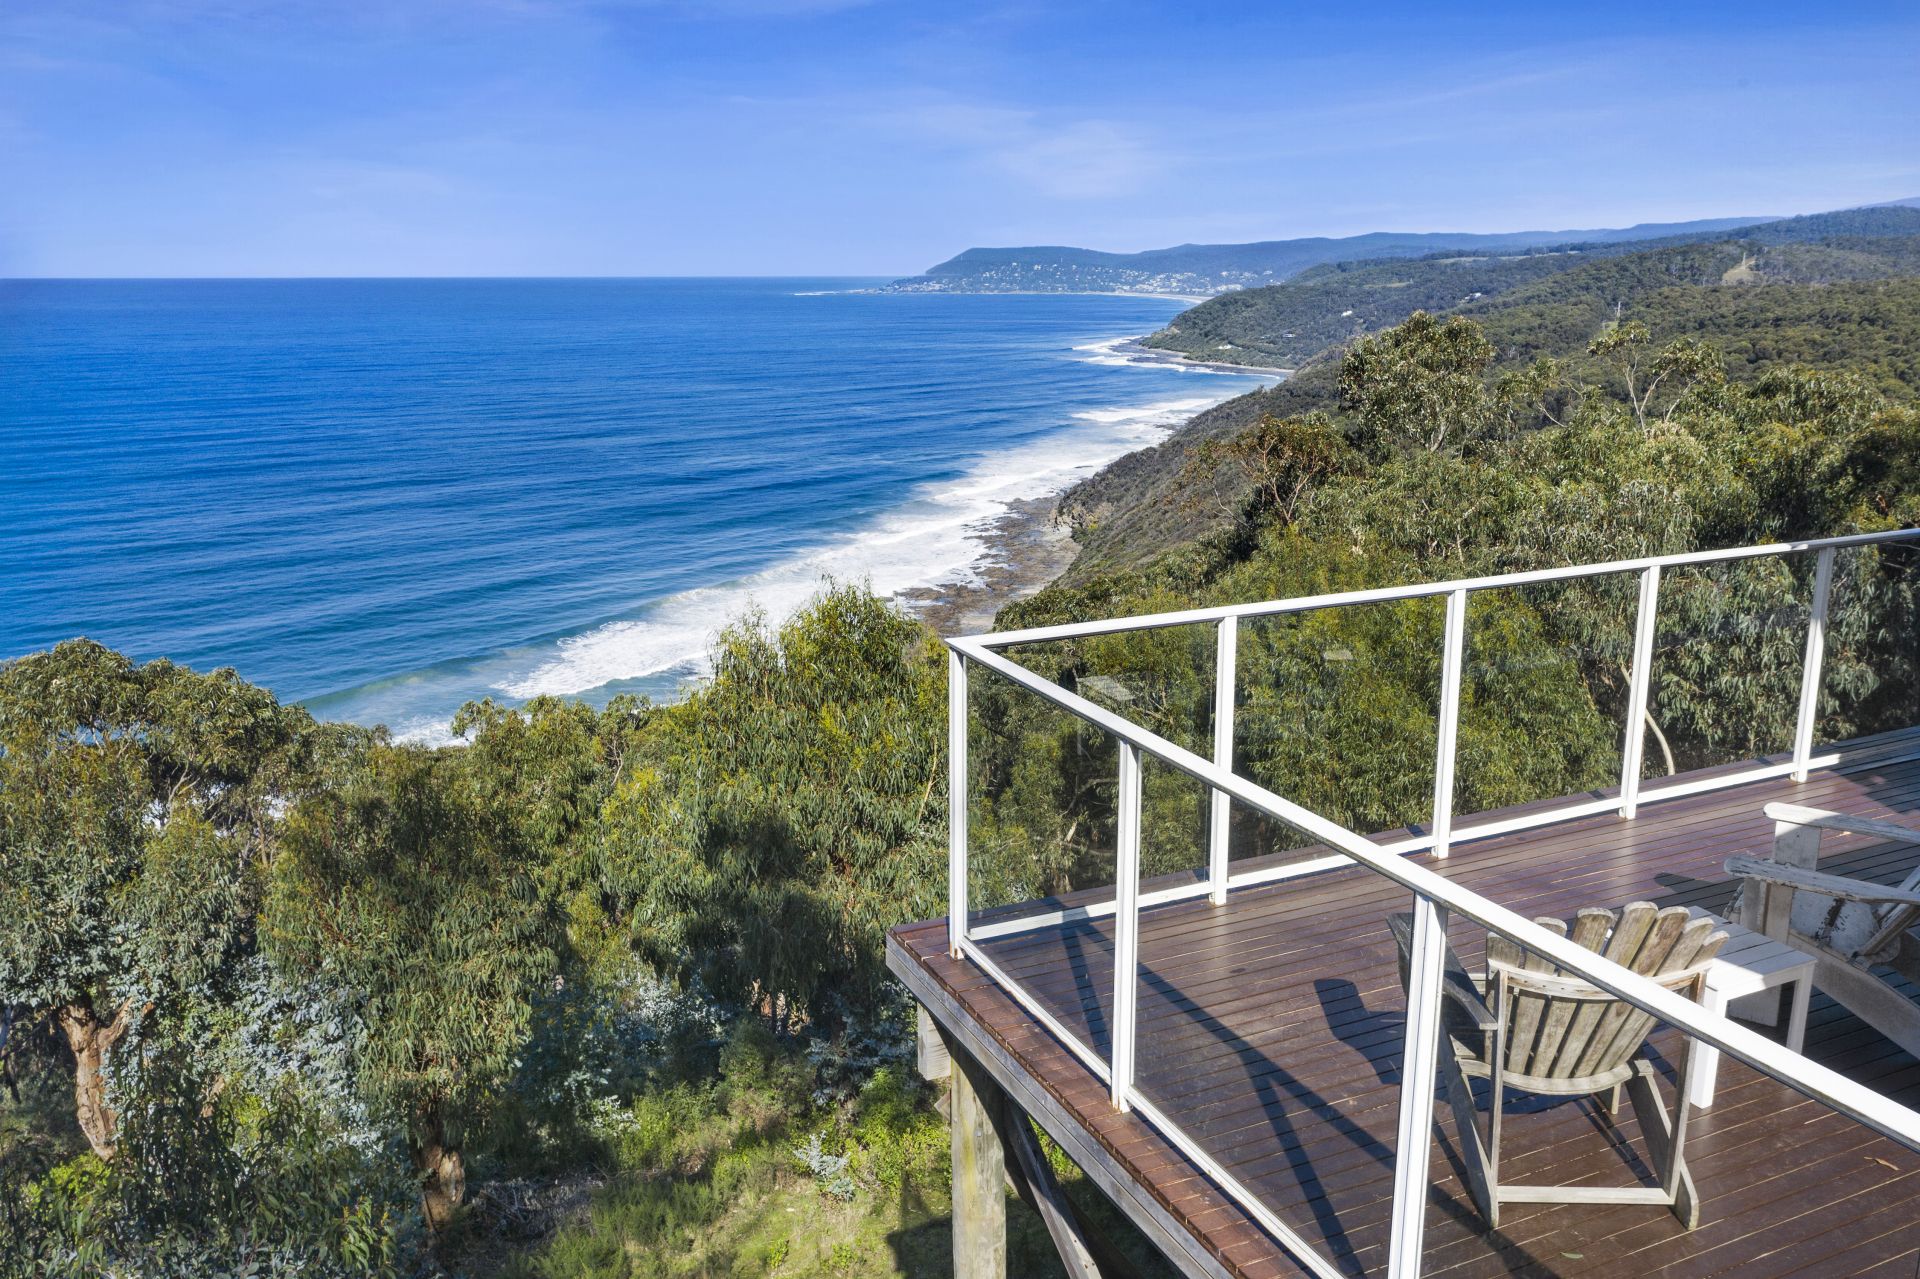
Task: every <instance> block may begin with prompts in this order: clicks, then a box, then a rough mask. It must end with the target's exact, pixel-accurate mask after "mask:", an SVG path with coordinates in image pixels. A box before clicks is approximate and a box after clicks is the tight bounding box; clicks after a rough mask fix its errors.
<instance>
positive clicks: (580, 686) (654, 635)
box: [443, 388, 1238, 731]
mask: <svg viewBox="0 0 1920 1279" xmlns="http://www.w3.org/2000/svg"><path fill="white" fill-rule="evenodd" d="M1237 393H1238V388H1235V389H1223V390H1222V391H1221V393H1220V394H1218V395H1210V396H1188V397H1183V398H1181V399H1175V400H1162V401H1157V402H1155V403H1151V404H1142V405H1132V406H1126V407H1115V408H1111V409H1093V410H1088V411H1086V412H1081V413H1076V414H1074V415H1073V418H1074V424H1073V426H1071V427H1070V428H1068V429H1066V430H1063V431H1061V432H1058V433H1057V434H1054V435H1052V436H1049V437H1048V438H1046V439H1045V440H1041V441H1036V442H1034V443H1032V444H1027V445H1023V446H1020V447H1016V448H1012V449H1008V450H1004V451H1001V452H997V453H994V454H992V455H990V456H988V457H984V458H982V459H980V461H979V462H978V463H976V464H975V466H974V467H973V468H972V469H971V470H970V471H968V472H967V473H966V474H965V475H962V476H960V477H958V478H957V479H954V480H950V481H943V482H940V483H934V484H927V485H923V486H921V487H920V489H918V490H917V491H916V492H915V493H914V494H913V495H912V496H911V497H910V498H909V500H908V501H906V502H905V503H903V504H902V505H900V506H898V507H896V508H894V509H892V510H890V511H888V512H886V513H885V514H883V515H881V516H880V517H878V518H877V519H876V520H874V521H873V523H871V524H870V525H868V526H867V527H866V528H864V529H862V530H860V531H858V532H856V533H852V534H848V535H845V536H842V537H839V538H835V539H833V540H832V541H829V542H826V543H824V544H822V545H820V546H818V547H815V548H812V549H810V550H807V551H804V552H801V553H799V554H797V555H795V556H793V557H792V558H790V559H788V560H786V561H785V562H783V563H780V564H777V565H775V566H774V567H772V568H769V569H767V570H765V571H764V572H761V573H757V574H754V575H753V576H751V577H748V578H744V579H742V580H740V581H736V582H729V583H726V584H723V585H718V586H711V587H702V588H700V589H697V590H691V591H685V592H682V593H681V594H678V595H673V596H670V597H668V598H666V599H664V600H661V601H660V602H659V603H657V604H655V605H654V606H652V607H651V608H649V609H648V610H647V611H646V612H645V613H644V614H643V615H642V616H640V617H637V618H634V619H632V620H628V621H618V622H611V623H608V624H607V625H604V626H600V627H598V628H596V629H594V630H591V631H587V632H585V633H583V634H580V635H576V636H570V637H567V638H565V639H562V640H559V641H558V642H557V643H556V644H554V645H553V646H552V647H551V649H550V650H549V652H548V653H547V654H546V655H545V656H544V657H541V658H540V659H539V660H537V661H535V662H534V663H533V664H532V665H531V666H529V667H527V668H525V669H524V673H518V674H514V675H512V676H510V677H508V678H504V679H501V680H499V681H498V682H497V683H496V684H495V689H496V690H497V691H498V692H500V693H503V694H505V695H507V696H508V697H513V698H529V697H537V696H541V695H556V696H566V695H570V694H576V693H584V692H587V691H589V690H591V689H596V688H600V687H602V686H604V685H606V684H609V683H612V682H614V681H617V680H631V679H641V678H645V677H649V676H661V675H669V674H684V675H686V676H689V677H698V676H701V675H704V674H706V673H707V671H708V649H709V648H710V647H711V645H712V643H713V640H714V637H715V636H716V635H717V634H718V633H719V632H720V630H721V629H722V628H723V627H725V626H726V625H727V624H728V623H730V622H732V621H734V620H736V619H737V618H739V617H740V616H742V615H743V614H744V613H746V612H747V611H748V610H749V609H752V608H759V609H760V610H762V611H763V612H764V613H765V614H766V615H767V617H768V618H769V620H771V621H773V622H775V623H778V622H780V621H783V620H784V619H786V618H787V617H789V616H791V615H792V614H793V612H794V611H795V610H797V609H798V608H799V607H800V606H801V605H802V604H804V603H805V602H806V601H807V600H808V599H809V598H810V597H811V596H812V595H813V594H814V593H815V592H816V591H818V590H819V588H820V584H821V579H822V578H826V577H832V578H836V579H838V580H840V581H857V580H865V581H866V582H868V583H869V584H870V586H871V588H872V589H873V590H874V591H875V592H877V593H879V594H881V595H887V596H896V595H898V594H900V593H901V592H903V591H908V590H912V589H914V588H916V587H927V586H938V585H944V584H947V583H957V582H970V581H976V580H977V572H976V565H977V564H978V562H979V560H980V559H981V556H982V554H983V553H984V551H985V538H986V535H987V534H988V532H989V531H990V530H991V528H992V527H993V525H994V523H995V522H996V521H997V520H998V519H999V518H1000V517H1001V516H1003V515H1005V514H1006V512H1007V510H1008V508H1009V506H1010V504H1012V503H1014V502H1017V501H1022V500H1027V499H1032V498H1039V497H1046V496H1049V495H1051V494H1054V493H1057V492H1059V491H1061V490H1062V489H1064V488H1066V487H1067V486H1068V485H1070V484H1071V483H1073V482H1074V481H1075V480H1078V479H1080V478H1081V477H1083V476H1085V475H1088V474H1090V473H1091V472H1093V471H1095V470H1097V469H1098V468H1100V467H1102V466H1104V465H1106V464H1107V463H1108V462H1111V461H1113V460H1114V459H1115V458H1117V457H1120V456H1122V455H1123V454H1126V453H1130V452H1132V451H1134V450H1135V449H1138V448H1141V447H1143V446H1145V445H1147V444H1151V443H1154V442H1155V441H1157V440H1159V439H1160V438H1161V437H1163V436H1164V435H1165V434H1166V433H1167V432H1168V431H1170V430H1172V429H1173V428H1174V427H1176V426H1179V425H1180V424H1181V423H1183V422H1185V421H1186V420H1187V419H1188V418H1190V417H1192V416H1193V415H1194V414H1195V413H1197V412H1199V411H1200V410H1202V409H1205V408H1208V407H1210V406H1212V405H1214V404H1217V403H1219V402H1220V401H1221V400H1223V399H1226V398H1229V397H1230V396H1232V395H1234V394H1237ZM443 731H444V730H443Z"/></svg>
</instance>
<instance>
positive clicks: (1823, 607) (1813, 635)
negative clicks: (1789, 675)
mask: <svg viewBox="0 0 1920 1279" xmlns="http://www.w3.org/2000/svg"><path fill="white" fill-rule="evenodd" d="M1833 554H1834V552H1833V548H1832V547H1831V546H1829V547H1827V548H1826V549H1825V550H1823V551H1821V552H1820V556H1819V558H1818V559H1817V560H1816V561H1815V563H1814V570H1813V611H1812V612H1811V613H1809V614H1808V616H1807V656H1806V660H1805V661H1803V662H1802V663H1801V665H1800V718H1799V719H1798V720H1797V721H1795V723H1794V728H1793V780H1794V781H1796V782H1804V781H1806V780H1807V760H1808V759H1810V758H1812V756H1813V723H1814V720H1815V719H1817V718H1819V715H1820V667H1821V663H1822V662H1823V661H1824V660H1825V658H1826V655H1827V600H1828V599H1829V597H1831V596H1832V594H1833Z"/></svg>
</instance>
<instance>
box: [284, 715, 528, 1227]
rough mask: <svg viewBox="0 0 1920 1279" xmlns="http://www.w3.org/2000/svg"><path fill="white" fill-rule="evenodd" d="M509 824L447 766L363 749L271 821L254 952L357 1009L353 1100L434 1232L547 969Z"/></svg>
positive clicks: (409, 754)
mask: <svg viewBox="0 0 1920 1279" xmlns="http://www.w3.org/2000/svg"><path fill="white" fill-rule="evenodd" d="M525 815H526V814H524V812H517V811H515V810H514V808H513V806H511V805H506V804H500V803H490V802H488V799H487V797H486V796H484V795H483V794H482V793H480V792H479V791H478V790H477V789H476V787H475V785H474V783H473V779H472V777H471V775H470V774H469V773H468V771H467V768H466V766H465V762H464V761H463V759H462V758H461V756H460V753H459V752H457V751H441V752H435V751H429V750H426V749H423V748H420V747H414V746H404V745H389V744H386V743H381V742H376V743H372V744H370V745H369V746H368V747H367V748H366V749H365V750H363V751H361V752H359V753H358V755H357V756H356V757H355V758H354V759H353V760H352V761H351V763H350V764H348V765H347V766H345V767H343V768H342V769H341V770H340V772H339V775H338V776H337V777H336V779H335V781H334V784H333V785H331V786H329V787H328V788H327V789H325V790H324V791H320V792H317V793H315V794H313V795H310V796H308V797H306V798H305V799H304V800H303V801H302V802H301V803H300V804H299V805H298V806H297V807H296V808H295V809H294V810H293V812H292V813H290V814H289V815H288V818H287V821H286V832H285V840H284V847H283V849H282V852H281V855H280V856H279V858H278V859H277V860H276V862H275V864H274V868H273V882H272V885H271V890H270V895H269V897H268V902H267V910H266V913H265V917H264V926H263V937H264V940H265V943H266V949H267V952H268V954H269V956H270V957H271V958H272V959H273V960H274V961H275V962H276V963H277V964H279V965H280V966H281V967H282V969H283V970H284V971H287V972H289V973H291V974H293V975H296V976H298V977H300V978H303V979H307V980H318V981H323V982H326V983H328V984H330V985H332V986H333V987H335V988H336V989H338V990H339V991H340V992H341V993H342V995H343V996H344V997H346V998H348V999H350V1000H352V1001H354V1002H355V1003H356V1005H357V1012H358V1015H359V1017H360V1018H361V1019H362V1021H363V1022H364V1023H365V1026H366V1034H365V1036H364V1041H363V1043H362V1045H361V1047H360V1048H359V1050H358V1054H357V1060H356V1062H355V1073H356V1076H357V1079H358V1083H359V1087H360V1089H361V1091H362V1093H363V1094H364V1095H365V1097H366V1098H367V1100H368V1102H369V1103H370V1104H372V1105H373V1106H374V1107H375V1108H376V1109H377V1110H378V1111H379V1112H380V1113H382V1114H384V1115H386V1116H388V1117H389V1118H390V1119H391V1120H392V1121H393V1122H394V1123H395V1124H396V1125H397V1126H398V1127H399V1128H400V1129H401V1130H402V1131H404V1132H405V1134H406V1140H407V1146H408V1151H409V1153H410V1155H411V1157H412V1160H413V1164H414V1167H415V1169H416V1171H417V1172H418V1173H419V1175H420V1178H421V1186H422V1193H421V1202H422V1206H423V1209H424V1211H425V1213H426V1216H427V1220H428V1222H429V1224H430V1225H432V1226H433V1227H434V1228H435V1229H436V1230H439V1229H443V1228H444V1227H445V1226H446V1225H447V1224H448V1223H449V1221H450V1220H451V1219H452V1215H453V1212H454V1210H455V1209H456V1208H457V1207H458V1205H459V1204H460V1202H461V1199H462V1198H463V1196H464V1193H465V1183H466V1165H465V1159H464V1155H463V1149H464V1147H465V1145H466V1144H467V1142H468V1140H469V1139H470V1138H471V1136H472V1135H473V1134H474V1133H475V1132H476V1131H478V1129H479V1128H480V1126H481V1125H482V1124H483V1123H484V1122H485V1120H486V1117H487V1114H488V1111H489V1109H490V1107H491V1105H492V1104H493V1103H494V1102H495V1101H496V1100H497V1099H498V1097H499V1095H500V1092H501V1089H502V1088H503V1087H504V1085H505V1083H506V1081H507V1080H508V1079H509V1077H510V1076H511V1075H512V1072H513V1070H514V1068H515V1064H516V1061H517V1059H518V1056H519V1054H520V1051H521V1049H522V1047H523V1046H524V1044H525V1043H526V1040H527V1037H528V1034H529V1030H530V1027H531V1024H532V1019H533V1009H534V1004H535V1001H536V999H537V998H538V996H539V994H540V992H541V991H542V990H543V989H545V988H548V987H550V986H551V984H552V983H553V982H554V981H555V980H556V978H557V977H558V975H559V974H560V972H561V971H562V969H563V966H564V961H563V955H562V953H561V950H562V945H563V934H562V929H561V927H560V924H559V920H558V913H557V911H556V910H555V909H554V907H553V905H552V903H551V901H550V898H549V895H548V894H546V893H544V892H543V891H542V889H541V886H540V875H539V866H538V865H537V861H536V857H535V856H534V854H533V851H532V845H531V844H530V842H529V841H528V839H527V838H526V837H525V836H524V835H523V833H522V832H521V831H520V830H519V829H518V828H517V821H518V819H519V818H520V817H522V816H525Z"/></svg>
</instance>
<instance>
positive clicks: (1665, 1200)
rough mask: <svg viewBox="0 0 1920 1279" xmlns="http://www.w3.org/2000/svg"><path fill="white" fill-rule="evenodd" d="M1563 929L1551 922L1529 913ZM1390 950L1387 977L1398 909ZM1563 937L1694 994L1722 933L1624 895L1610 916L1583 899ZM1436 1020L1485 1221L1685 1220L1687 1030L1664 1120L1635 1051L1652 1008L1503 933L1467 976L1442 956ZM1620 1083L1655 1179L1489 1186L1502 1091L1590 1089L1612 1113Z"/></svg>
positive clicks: (1495, 1177) (1397, 936)
mask: <svg viewBox="0 0 1920 1279" xmlns="http://www.w3.org/2000/svg"><path fill="white" fill-rule="evenodd" d="M1534 922H1536V923H1538V924H1540V925H1541V926H1542V927H1544V928H1547V929H1550V930H1552V931H1553V932H1556V933H1559V934H1560V935H1561V936H1563V937H1565V936H1568V935H1569V933H1568V929H1567V925H1566V923H1565V922H1564V921H1562V920H1558V919H1539V920H1536V921H1534ZM1388 924H1389V926H1390V927H1391V928H1392V930H1393V935H1394V940H1395V942H1396V943H1397V944H1398V945H1399V948H1400V981H1401V985H1402V986H1403V987H1404V986H1405V985H1406V982H1407V970H1408V961H1407V956H1408V954H1409V951H1410V948H1411V946H1412V932H1413V924H1412V917H1411V916H1409V915H1394V916H1392V917H1391V918H1390V919H1389V920H1388ZM1571 936H1572V939H1573V940H1574V941H1575V942H1577V943H1579V944H1580V945H1582V946H1585V947H1586V948H1587V949H1588V950H1591V951H1593V952H1594V953H1596V954H1600V955H1604V956H1606V957H1607V958H1608V959H1611V960H1613V961H1614V962H1615V963H1618V964H1620V965H1622V966H1624V967H1626V968H1629V969H1631V970H1633V971H1634V972H1636V973H1639V974H1640V975H1641V976H1643V977H1646V978H1647V979H1648V980H1649V981H1653V982H1655V983H1657V984H1659V985H1661V986H1664V987H1666V988H1667V989H1668V990H1672V991H1678V992H1680V993H1682V994H1684V995H1686V996H1687V997H1688V998H1690V999H1698V998H1699V997H1700V990H1701V987H1702V985H1703V983H1704V981H1705V978H1706V972H1707V968H1708V966H1709V965H1710V964H1711V963H1712V960H1713V957H1714V955H1715V953H1716V952H1717V951H1719V949H1720V947H1721V945H1722V943H1724V942H1725V941H1726V939H1727V935H1726V934H1725V933H1724V932H1717V931H1715V929H1714V923H1713V921H1712V920H1711V919H1694V918H1692V917H1691V916H1690V915H1689V913H1688V911H1687V909H1686V908H1685V907H1684V906H1670V907H1668V908H1667V909H1665V910H1658V909H1656V908H1655V907H1654V905H1653V903H1652V902H1631V903H1629V904H1628V905H1627V906H1625V907H1624V908H1623V909H1621V910H1620V911H1619V912H1618V913H1617V914H1616V913H1615V912H1614V911H1611V910H1601V909H1598V908H1590V909H1587V910H1583V911H1581V912H1580V913H1579V915H1578V916H1576V917H1575V919H1574V921H1573V929H1572V932H1571ZM1443 990H1444V992H1445V996H1444V998H1443V1000H1442V1003H1443V1005H1444V1010H1443V1011H1444V1016H1445V1026H1446V1031H1447V1033H1446V1034H1445V1035H1444V1036H1442V1038H1441V1045H1440V1078H1441V1081H1442V1083H1443V1085H1444V1087H1445V1090H1446V1097H1447V1103H1448V1105H1449V1107H1450V1108H1451V1109H1452V1111H1453V1118H1454V1126H1455V1127H1456V1128H1458V1129H1459V1135H1460V1144H1461V1150H1462V1156H1463V1160H1464V1162H1465V1164H1466V1170H1467V1186H1468V1189H1469V1190H1470V1191H1471V1192H1472V1194H1473V1198H1474V1202H1475V1203H1476V1204H1478V1205H1479V1207H1480V1211H1481V1212H1482V1213H1483V1214H1485V1216H1486V1218H1487V1224H1488V1225H1489V1226H1498V1225H1499V1224H1500V1206H1501V1205H1502V1204H1510V1203H1559V1204H1566V1203H1592V1204H1636V1203H1637V1204H1664V1205H1666V1206H1668V1207H1670V1208H1671V1209H1672V1210H1673V1213H1674V1215H1675V1216H1676V1217H1678V1218H1679V1219H1680V1221H1681V1223H1682V1224H1683V1225H1685V1226H1686V1227H1687V1229H1689V1230H1691V1229H1692V1228H1693V1227H1694V1226H1696V1225H1698V1224H1699V1222H1700V1206H1699V1200H1698V1196H1697V1195H1696V1193H1695V1190H1694V1184H1693V1178H1692V1175H1691V1174H1690V1173H1689V1172H1688V1171H1687V1163H1686V1158H1685V1154H1684V1147H1685V1143H1686V1131H1687V1109H1688V1107H1687V1101H1686V1098H1687V1094H1688V1085H1689V1083H1690V1081H1691V1080H1690V1077H1691V1073H1692V1069H1693V1058H1694V1054H1693V1044H1692V1039H1691V1038H1690V1037H1689V1038H1688V1039H1687V1041H1686V1047H1685V1048H1684V1049H1683V1053H1684V1056H1683V1057H1682V1060H1681V1063H1680V1071H1679V1092H1678V1098H1677V1101H1676V1112H1677V1113H1676V1115H1675V1116H1674V1117H1671V1118H1670V1117H1669V1116H1668V1114H1667V1108H1666V1105H1665V1103H1663V1102H1662V1101H1661V1098H1660V1085H1659V1079H1658V1071H1656V1070H1655V1068H1654V1066H1653V1063H1652V1062H1651V1061H1649V1060H1648V1058H1647V1054H1646V1052H1645V1048H1646V1039H1647V1034H1648V1032H1649V1031H1650V1030H1652V1029H1653V1023H1654V1017H1653V1014H1652V1013H1647V1012H1642V1011H1641V1010H1640V1009H1638V1008H1636V1007H1634V1006H1633V1005H1632V1004H1629V1003H1626V1002H1625V1001H1624V1000H1621V999H1618V998H1616V997H1614V996H1613V995H1610V994H1608V993H1607V992H1606V991H1604V990H1601V989H1600V988H1599V987H1598V986H1595V985H1593V984H1591V983H1589V982H1587V981H1585V980H1582V979H1581V978H1578V977H1575V976H1573V975H1572V974H1569V973H1566V972H1564V971H1563V970H1561V969H1560V968H1558V967H1556V966H1555V965H1553V964H1551V963H1549V962H1548V961H1547V960H1545V959H1544V958H1542V957H1540V956H1538V955H1534V954H1532V953H1530V952H1527V951H1522V950H1520V949H1519V948H1518V947H1516V946H1515V945H1514V944H1513V943H1512V942H1510V941H1508V940H1507V939H1505V938H1504V937H1499V936H1494V935H1489V936H1488V938H1487V972H1486V975H1485V976H1484V978H1479V979H1476V978H1474V977H1472V976H1471V975H1469V974H1468V972H1467V970H1466V968H1465V967H1464V966H1463V965H1462V964H1461V963H1460V960H1459V958H1458V957H1457V956H1456V955H1454V953H1453V951H1452V948H1451V947H1449V948H1448V951H1447V962H1446V976H1445V978H1444V979H1443ZM1471 1079H1485V1080H1486V1081H1487V1082H1488V1091H1489V1104H1488V1111H1489V1116H1488V1124H1487V1129H1488V1131H1487V1135H1486V1136H1485V1137H1484V1138H1483V1137H1482V1136H1481V1132H1480V1125H1479V1121H1478V1113H1477V1109H1476V1107H1475V1104H1474V1100H1473V1091H1472V1087H1471V1085H1470V1084H1469V1082H1468V1081H1469V1080H1471ZM1623 1086H1624V1088H1625V1090H1626V1095H1627V1099H1628V1100H1629V1101H1630V1102H1631V1103H1632V1104H1633V1111H1634V1115H1635V1117H1636V1118H1637V1119H1638V1120H1639V1121H1640V1134H1641V1139H1642V1142H1643V1144H1644V1145H1645V1147H1646V1151H1647V1155H1648V1159H1647V1164H1648V1166H1649V1167H1650V1168H1651V1169H1652V1170H1653V1173H1654V1177H1655V1180H1656V1181H1657V1182H1658V1184H1657V1185H1654V1186H1646V1185H1641V1186H1619V1187H1614V1186H1607V1187H1601V1186H1529V1185H1503V1184H1502V1183H1501V1181H1500V1143H1501V1136H1502V1130H1503V1127H1504V1119H1505V1112H1506V1092H1507V1090H1508V1089H1509V1088H1511V1089H1515V1090H1517V1091H1520V1092H1525V1093H1532V1094H1535V1095H1538V1096H1543V1097H1598V1098H1600V1099H1601V1106H1602V1108H1603V1109H1604V1110H1605V1112H1606V1113H1607V1114H1608V1115H1609V1116H1611V1115H1613V1114H1614V1113H1615V1112H1616V1111H1617V1110H1618V1108H1619V1104H1620V1092H1621V1089H1622V1087H1623Z"/></svg>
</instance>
